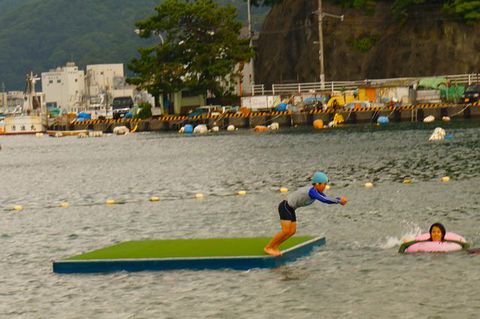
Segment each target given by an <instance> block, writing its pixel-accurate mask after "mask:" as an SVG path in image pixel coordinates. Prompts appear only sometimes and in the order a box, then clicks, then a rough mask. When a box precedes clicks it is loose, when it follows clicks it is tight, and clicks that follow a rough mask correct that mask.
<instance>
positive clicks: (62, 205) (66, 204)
mask: <svg viewBox="0 0 480 319" xmlns="http://www.w3.org/2000/svg"><path fill="white" fill-rule="evenodd" d="M58 206H59V207H61V208H68V207H70V204H69V203H68V202H61V203H60V205H58Z"/></svg>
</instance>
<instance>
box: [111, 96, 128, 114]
mask: <svg viewBox="0 0 480 319" xmlns="http://www.w3.org/2000/svg"><path fill="white" fill-rule="evenodd" d="M132 107H133V99H132V97H130V96H121V97H115V98H113V101H112V113H113V118H114V119H119V118H123V117H125V115H126V114H127V113H128V112H129V111H130V109H131V108H132Z"/></svg>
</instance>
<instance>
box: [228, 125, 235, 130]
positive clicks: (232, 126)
mask: <svg viewBox="0 0 480 319" xmlns="http://www.w3.org/2000/svg"><path fill="white" fill-rule="evenodd" d="M227 131H229V132H232V131H235V125H233V124H230V125H229V126H227Z"/></svg>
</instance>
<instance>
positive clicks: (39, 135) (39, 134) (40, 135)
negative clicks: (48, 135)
mask: <svg viewBox="0 0 480 319" xmlns="http://www.w3.org/2000/svg"><path fill="white" fill-rule="evenodd" d="M35 136H36V137H43V133H40V132H39V133H35Z"/></svg>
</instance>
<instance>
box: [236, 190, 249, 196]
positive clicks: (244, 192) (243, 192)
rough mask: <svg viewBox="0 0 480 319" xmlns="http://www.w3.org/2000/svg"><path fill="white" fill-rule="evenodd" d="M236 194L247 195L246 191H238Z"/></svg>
mask: <svg viewBox="0 0 480 319" xmlns="http://www.w3.org/2000/svg"><path fill="white" fill-rule="evenodd" d="M237 194H238V195H240V196H245V195H247V192H246V191H238V193H237Z"/></svg>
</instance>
